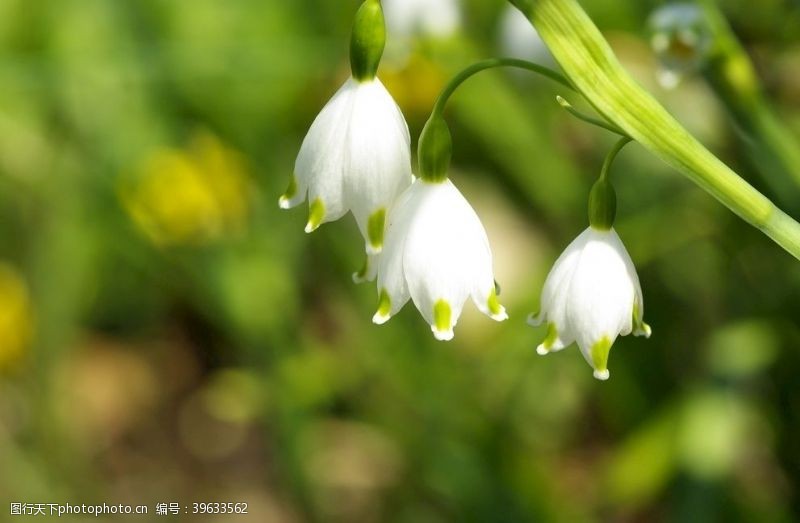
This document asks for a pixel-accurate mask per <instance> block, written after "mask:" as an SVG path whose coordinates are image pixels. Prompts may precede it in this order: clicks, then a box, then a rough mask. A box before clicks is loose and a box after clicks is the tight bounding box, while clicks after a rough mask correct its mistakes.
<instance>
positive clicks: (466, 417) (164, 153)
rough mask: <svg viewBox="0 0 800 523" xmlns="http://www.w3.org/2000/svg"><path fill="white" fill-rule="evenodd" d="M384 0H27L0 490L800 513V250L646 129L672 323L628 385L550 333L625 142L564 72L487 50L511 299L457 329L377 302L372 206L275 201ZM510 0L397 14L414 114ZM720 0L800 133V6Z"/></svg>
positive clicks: (484, 139)
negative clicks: (429, 25)
mask: <svg viewBox="0 0 800 523" xmlns="http://www.w3.org/2000/svg"><path fill="white" fill-rule="evenodd" d="M582 3H583V4H584V5H585V7H586V8H587V10H588V11H589V13H590V14H591V15H592V16H593V17H594V19H595V20H596V21H597V23H598V24H599V25H600V27H601V28H602V29H603V30H604V31H605V32H606V34H607V36H608V38H609V40H610V42H611V44H612V46H613V47H614V48H615V50H616V51H617V52H618V53H619V55H620V57H621V59H622V60H623V62H624V63H625V65H626V67H628V68H629V69H630V70H631V71H632V73H633V74H634V75H635V76H636V77H637V79H639V81H640V82H642V83H643V84H644V85H646V86H647V87H648V88H649V89H650V90H651V91H652V92H653V93H654V94H655V95H656V96H657V97H658V98H659V99H660V100H661V101H662V102H663V103H664V104H665V105H666V106H667V107H668V108H669V109H670V110H671V111H672V112H673V113H674V114H675V115H676V116H677V117H678V118H679V119H680V120H681V121H682V122H683V123H685V125H687V126H688V127H689V128H690V129H691V130H692V131H693V132H694V133H696V134H697V136H698V137H699V138H700V139H702V140H703V141H704V142H705V143H706V144H708V145H709V146H710V147H711V148H712V149H713V150H714V151H715V152H716V153H718V154H719V155H720V156H721V157H723V158H724V159H725V161H726V162H728V163H729V164H731V165H732V166H733V167H734V168H735V169H737V170H738V171H739V172H741V173H742V174H743V175H744V176H745V177H746V178H748V179H749V180H751V181H752V183H754V184H755V185H757V186H758V187H759V188H761V189H762V190H764V191H765V192H766V193H767V194H769V195H771V196H775V195H774V194H770V191H769V187H768V186H765V184H764V183H763V182H762V179H761V178H760V177H759V174H758V172H757V171H756V170H754V169H752V167H751V166H752V163H751V162H749V161H748V158H747V157H746V152H745V151H744V150H743V149H742V148H741V147H739V146H738V143H739V142H738V137H737V135H736V132H735V130H734V129H733V127H732V124H731V122H730V121H729V120H728V119H727V117H726V116H725V111H724V108H723V107H722V106H721V102H720V101H718V100H716V99H715V98H714V96H713V94H712V93H711V91H710V90H709V89H708V87H707V86H706V85H705V84H704V83H703V81H702V79H694V80H690V81H687V82H686V83H684V84H683V85H682V86H680V87H679V88H678V89H676V90H674V91H664V90H661V89H660V88H659V87H658V85H657V83H656V82H655V75H656V70H657V66H656V63H655V61H654V58H653V56H652V54H651V52H650V50H649V47H648V42H647V39H648V35H647V30H646V20H647V17H648V15H649V14H650V12H651V10H652V9H653V8H654V7H655V6H656V5H657V4H658V3H657V2H655V1H634V0H585V1H584V2H582ZM356 6H357V2H356V0H348V1H346V2H342V1H341V0H324V1H323V0H315V1H311V0H298V1H293V2H286V1H281V0H266V1H264V0H231V1H222V0H197V1H195V2H191V3H183V2H165V1H161V0H120V1H116V2H108V1H105V0H60V1H58V2H56V1H48V0H3V1H0V373H1V374H0V502H2V503H4V504H6V503H8V502H11V501H21V502H22V501H27V502H31V503H34V502H45V503H46V502H70V503H81V502H86V503H90V502H100V503H102V502H108V503H131V504H138V503H146V504H149V505H151V510H153V509H154V505H155V503H157V502H171V501H178V502H181V503H182V504H190V503H191V502H193V501H247V502H249V503H250V511H251V514H252V515H251V517H250V519H248V520H253V521H414V522H426V521H431V522H433V521H587V522H588V521H608V520H612V521H754V522H766V521H792V520H796V519H797V518H798V517H800V499H798V494H797V493H798V492H800V437H798V434H800V387H798V379H797V376H798V375H799V374H800V350H798V348H800V325H798V322H797V311H798V310H800V298H799V296H800V293H798V289H800V265H798V263H797V261H796V260H793V259H790V258H789V256H787V255H786V254H784V253H783V252H782V251H780V250H779V249H778V248H776V247H775V246H774V245H772V244H771V243H770V242H769V241H768V240H767V239H766V238H764V237H763V236H762V235H761V234H760V233H759V232H758V231H755V230H752V229H750V228H749V227H747V226H746V225H744V224H743V223H741V222H740V221H739V220H738V219H737V218H735V217H734V216H731V215H730V214H729V213H728V212H727V211H726V210H725V209H723V208H722V207H721V206H720V205H718V204H717V203H716V202H714V201H712V200H710V199H709V198H708V197H707V196H706V195H705V193H703V192H702V191H700V190H699V189H697V188H695V187H694V186H692V185H690V184H689V183H688V182H686V181H685V180H684V179H683V178H682V177H680V176H677V175H675V173H673V172H671V171H670V170H669V169H668V168H667V167H665V166H664V165H662V164H660V163H659V162H658V161H657V160H655V159H653V158H651V157H649V156H648V155H647V154H646V153H645V152H643V151H642V150H641V149H637V148H636V147H635V146H633V147H630V149H629V150H626V151H625V153H623V155H621V156H620V158H619V160H618V163H617V165H616V167H615V173H614V176H615V179H616V180H617V189H618V195H619V202H620V209H619V216H620V222H619V226H618V230H619V232H620V234H621V236H622V237H623V239H624V240H625V242H626V245H627V246H628V247H629V249H630V252H631V254H632V257H633V259H634V261H635V262H636V263H637V266H638V268H639V275H640V277H641V280H642V287H643V289H644V295H645V303H646V319H647V320H648V322H649V323H650V324H651V325H652V326H653V330H654V335H653V338H651V339H650V340H648V341H643V340H640V339H633V338H625V339H621V340H619V341H618V342H617V344H616V345H615V348H614V350H613V353H612V356H611V368H612V370H613V372H612V374H613V378H612V379H611V381H609V382H608V383H604V384H600V383H597V382H596V381H595V380H593V379H592V377H591V372H590V371H589V369H588V368H587V367H586V365H585V363H584V362H583V360H582V358H581V356H580V355H579V353H578V351H577V350H575V349H574V348H572V349H570V350H566V351H564V352H562V353H559V354H557V355H552V356H549V357H547V358H540V357H537V356H536V355H535V351H534V348H535V346H536V344H537V343H538V341H539V339H540V338H541V337H542V335H543V332H540V331H536V330H533V329H530V328H528V327H526V326H525V325H524V321H523V319H524V318H525V317H526V315H527V313H529V312H530V311H533V310H536V309H537V306H538V294H539V292H540V290H541V285H542V283H543V280H544V277H545V276H546V273H547V271H548V269H549V266H550V264H551V263H552V262H553V261H554V259H555V257H556V256H557V254H558V252H560V250H561V249H562V248H563V247H564V246H565V245H566V244H567V243H568V242H569V241H570V240H571V239H572V238H573V237H574V236H575V235H576V234H577V233H578V232H579V231H580V230H581V229H582V228H583V227H584V226H585V224H586V208H585V201H586V196H587V194H588V190H589V187H590V186H591V183H592V181H593V178H594V177H595V176H596V174H597V172H598V169H599V167H600V164H601V162H602V158H603V156H604V154H605V152H606V151H607V149H608V147H609V146H610V144H611V143H613V137H610V136H607V135H604V134H603V133H601V132H600V131H598V130H597V129H594V128H590V127H588V126H586V125H584V124H582V123H581V122H578V121H575V120H574V119H572V118H571V117H569V116H568V115H567V114H566V113H564V112H563V110H562V109H560V108H559V106H558V104H556V103H555V96H556V95H557V94H562V95H564V94H565V93H561V92H558V90H557V89H556V88H554V86H553V85H550V84H547V83H544V82H543V81H541V80H538V79H536V78H530V77H528V76H525V75H521V74H509V73H504V72H497V71H495V72H491V73H486V74H485V75H484V76H482V77H479V78H476V79H475V80H474V81H471V82H470V83H468V84H467V85H466V86H465V87H464V88H463V89H462V90H460V91H459V93H458V94H457V95H456V97H455V98H454V100H453V103H452V105H451V107H450V109H449V111H448V118H449V120H450V123H451V127H452V130H453V137H454V143H455V156H454V163H455V168H456V171H455V172H454V174H453V179H454V180H455V182H456V183H457V184H458V185H459V186H460V187H461V188H462V189H463V192H464V193H465V194H466V196H467V197H468V198H469V199H470V201H471V202H472V203H473V204H474V206H475V208H476V209H477V211H478V213H479V214H480V215H481V217H482V218H483V220H484V222H485V224H486V226H487V229H488V232H489V236H490V239H491V242H492V247H493V250H494V253H495V259H496V265H497V267H496V273H497V275H498V280H499V282H500V284H501V286H502V289H503V295H502V298H503V301H504V303H505V305H506V306H507V307H508V309H509V313H510V314H511V320H510V321H508V322H505V323H503V324H499V325H496V324H494V323H492V322H490V321H488V320H486V319H485V318H482V317H480V316H479V315H478V314H477V313H475V311H468V313H467V314H466V315H465V316H464V317H463V319H462V320H461V322H460V324H459V327H458V329H457V336H456V339H455V340H454V341H453V342H451V343H450V344H447V345H442V344H440V343H437V342H435V341H434V340H433V339H432V338H431V336H430V333H429V329H428V328H427V326H426V325H424V322H423V321H422V320H421V319H420V318H419V317H418V314H417V313H416V311H414V310H413V308H412V307H407V308H406V310H404V311H403V312H402V313H401V314H399V315H398V316H397V317H396V318H394V319H393V320H392V321H391V322H390V323H389V324H387V325H386V326H384V327H376V326H374V325H373V324H372V323H371V322H370V320H369V319H370V317H371V316H372V313H373V307H374V306H375V304H376V298H377V297H376V293H375V290H374V288H373V287H372V286H369V285H367V286H354V285H352V283H351V282H350V273H351V272H352V271H353V270H354V269H356V268H357V267H358V266H359V262H360V261H361V248H362V244H361V240H360V238H359V235H358V232H357V230H356V227H355V226H354V223H353V221H352V219H350V218H347V219H345V220H342V221H340V222H337V223H335V224H330V225H326V226H325V227H323V228H322V229H320V231H318V232H316V233H315V234H314V235H311V236H307V235H304V234H303V233H302V229H303V224H304V223H305V216H304V215H303V213H302V212H301V211H296V212H280V211H279V210H278V208H277V204H276V202H277V197H278V195H279V194H280V193H281V190H282V189H283V188H284V186H285V183H286V180H287V179H288V176H289V174H290V173H291V170H292V167H293V162H294V157H295V155H296V153H297V151H298V148H299V145H300V143H301V141H302V138H303V135H304V133H305V131H306V130H307V129H308V127H309V125H310V123H311V121H312V120H313V118H314V116H315V114H316V113H317V112H318V110H319V109H320V108H321V107H322V105H323V104H324V103H325V102H326V100H327V99H328V98H329V97H330V96H331V94H332V93H333V92H334V91H335V90H336V88H337V87H338V86H339V84H340V83H341V82H342V81H343V80H344V78H345V77H346V75H347V73H348V65H347V41H348V36H349V27H350V23H351V18H352V14H353V13H354V11H355V8H356ZM504 7H505V6H504V3H503V2H488V1H484V0H465V1H464V2H463V3H462V9H463V15H464V16H463V27H462V28H461V29H460V30H458V31H457V32H455V33H454V34H452V35H448V36H446V37H436V36H429V37H424V38H412V39H410V40H407V41H404V42H403V43H400V42H397V41H396V42H395V43H394V44H391V43H390V49H389V50H388V51H387V57H386V60H385V61H384V64H383V66H382V69H381V76H382V77H383V78H384V80H385V83H386V85H387V86H388V88H389V89H390V91H392V92H393V93H394V94H395V96H396V98H397V100H398V102H399V104H400V105H401V107H402V108H403V110H404V112H405V113H406V116H407V118H408V120H409V123H410V126H411V130H412V136H417V135H418V133H419V131H420V127H421V125H422V123H424V121H425V118H426V116H427V111H428V110H429V108H430V107H431V105H432V103H433V100H434V98H435V96H436V94H437V92H438V90H439V89H440V88H441V86H442V85H443V83H444V82H445V81H446V79H447V78H448V77H449V76H451V75H452V74H453V73H454V72H455V71H456V70H458V69H459V68H460V67H462V66H463V65H465V64H467V63H469V62H472V61H474V60H476V59H480V58H485V57H488V56H496V55H498V54H500V50H499V48H500V45H501V42H502V41H503V38H502V37H501V35H500V34H499V31H498V27H500V26H499V22H500V20H501V19H502V16H503V15H502V12H503V9H504ZM721 7H722V10H723V12H724V13H725V14H726V15H727V16H729V17H730V21H731V24H732V27H733V28H734V30H735V31H736V33H737V36H739V38H741V40H742V41H743V42H744V44H745V46H746V48H747V50H748V52H749V53H750V54H751V56H752V57H753V58H754V61H755V63H756V65H757V68H758V69H759V71H760V72H761V73H762V75H763V78H764V82H765V85H766V89H767V93H768V95H769V97H770V100H771V103H773V104H774V106H775V108H776V109H777V112H778V114H779V115H780V117H781V119H782V120H783V121H784V122H785V123H786V124H787V125H788V126H789V127H791V128H792V129H793V130H794V132H795V134H796V136H795V138H796V139H797V141H798V143H799V144H800V74H799V73H798V71H800V36H798V35H800V6H798V3H797V2H795V1H791V0H769V1H764V2H758V3H753V2H744V1H740V0H725V1H723V2H721ZM391 45H394V47H393V48H392V47H391ZM566 94H568V93H566ZM570 101H571V102H573V103H575V104H579V103H580V100H570ZM587 110H588V109H587ZM2 510H8V506H7V505H6V507H5V508H3V509H2ZM62 519H63V520H65V521H70V519H68V518H62ZM96 519H97V520H98V521H104V520H108V521H111V520H120V519H124V518H111V519H104V518H96ZM74 520H76V521H77V520H80V519H74ZM197 520H198V521H199V520H202V521H215V522H216V521H239V520H240V519H239V518H236V517H233V518H230V519H226V518H222V517H209V518H206V519H197ZM193 521H194V519H193Z"/></svg>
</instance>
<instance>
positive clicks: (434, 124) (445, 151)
mask: <svg viewBox="0 0 800 523" xmlns="http://www.w3.org/2000/svg"><path fill="white" fill-rule="evenodd" d="M452 155H453V139H452V137H451V136H450V128H449V127H447V122H445V121H444V118H442V117H441V116H440V115H438V114H436V113H434V114H432V115H431V117H430V119H429V120H428V122H427V123H426V124H425V127H424V128H423V129H422V134H420V137H419V146H418V148H417V156H419V176H420V178H422V180H424V181H426V182H429V183H442V182H444V181H445V180H447V172H448V171H449V170H450V158H451V157H452Z"/></svg>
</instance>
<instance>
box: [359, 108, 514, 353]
mask: <svg viewBox="0 0 800 523" xmlns="http://www.w3.org/2000/svg"><path fill="white" fill-rule="evenodd" d="M432 120H435V119H432ZM449 155H450V135H449V131H448V130H447V126H446V124H445V123H444V121H443V120H441V119H438V120H435V121H434V123H431V122H430V121H429V123H428V125H427V126H426V127H425V130H424V131H423V133H422V136H421V137H420V154H419V156H420V169H421V173H420V175H421V176H420V178H419V179H417V180H416V181H415V182H414V183H413V184H412V185H411V187H409V188H408V189H407V190H406V191H405V192H404V193H403V194H402V195H401V196H400V198H399V199H398V201H397V203H396V204H395V206H394V207H393V208H392V209H391V212H390V215H389V216H390V218H389V226H388V228H387V232H386V244H385V247H384V250H383V253H382V255H381V259H380V261H379V264H378V294H379V305H378V311H377V312H376V313H375V316H374V317H373V321H374V322H375V323H377V324H383V323H385V322H387V321H388V320H389V319H390V318H391V317H392V316H393V315H394V314H396V313H397V312H398V311H399V310H400V309H401V308H402V307H403V306H404V305H405V304H406V303H407V302H408V300H409V299H411V300H412V301H413V302H414V305H415V306H416V307H417V309H418V310H419V311H420V313H421V314H422V316H423V317H424V318H425V320H426V321H427V322H428V323H429V324H430V325H431V330H432V331H433V334H434V336H435V337H436V338H437V339H439V340H450V339H452V338H453V327H454V326H455V325H456V323H457V322H458V318H459V316H460V315H461V311H462V309H463V306H464V303H465V302H466V300H467V298H469V297H472V299H473V301H474V302H475V305H476V306H477V307H478V309H480V310H481V311H482V312H483V313H485V314H486V315H488V316H490V317H491V318H492V319H494V320H497V321H502V320H505V319H506V318H507V317H508V316H507V315H506V312H505V309H504V308H503V306H502V305H500V303H499V301H498V298H497V293H496V291H495V281H494V275H493V270H492V253H491V249H490V247H489V240H488V238H487V236H486V231H485V229H484V228H483V225H482V224H481V221H480V219H479V218H478V216H477V214H476V213H475V211H474V210H473V208H472V207H471V206H470V204H469V203H468V202H467V200H466V199H465V198H464V196H463V195H462V194H461V192H459V190H458V189H457V188H456V187H455V185H453V183H452V182H450V180H448V179H447V176H446V172H447V167H448V165H449Z"/></svg>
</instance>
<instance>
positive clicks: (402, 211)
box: [372, 184, 422, 325]
mask: <svg viewBox="0 0 800 523" xmlns="http://www.w3.org/2000/svg"><path fill="white" fill-rule="evenodd" d="M418 190H419V186H418V185H417V184H414V185H412V186H411V187H409V188H408V189H406V191H405V192H403V194H401V195H400V196H399V197H398V199H397V201H396V202H395V203H394V205H393V206H392V207H391V208H390V210H389V214H388V224H387V226H386V239H385V241H384V246H383V250H382V252H381V255H380V259H379V261H378V296H379V300H380V303H379V307H378V312H376V313H375V316H374V317H373V318H372V321H373V322H375V323H377V324H379V325H380V324H383V323H386V322H387V321H389V319H390V318H391V317H392V316H394V315H395V314H397V313H398V312H399V311H400V309H402V308H403V306H404V305H405V304H406V303H407V302H408V300H409V299H410V298H411V295H410V293H409V290H408V285H407V284H406V277H405V274H404V272H403V252H404V248H405V242H406V235H407V234H408V230H409V227H410V224H411V220H412V218H413V216H414V214H415V213H416V209H417V207H418V205H419V204H420V203H421V201H422V200H421V199H419V198H415V197H414V195H415V194H416V193H417V192H418ZM384 295H385V296H384ZM387 298H388V300H389V301H388V306H387V303H386V301H385V300H386V299H387Z"/></svg>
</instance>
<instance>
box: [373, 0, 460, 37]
mask: <svg viewBox="0 0 800 523" xmlns="http://www.w3.org/2000/svg"><path fill="white" fill-rule="evenodd" d="M383 10H384V12H385V13H386V24H387V26H388V32H389V36H390V40H391V38H392V37H400V38H403V37H409V36H413V35H414V34H416V33H421V34H424V35H429V36H449V35H451V34H453V33H454V32H455V31H456V29H458V27H459V26H460V25H461V12H460V10H459V8H458V2H457V1H456V0H383Z"/></svg>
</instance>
